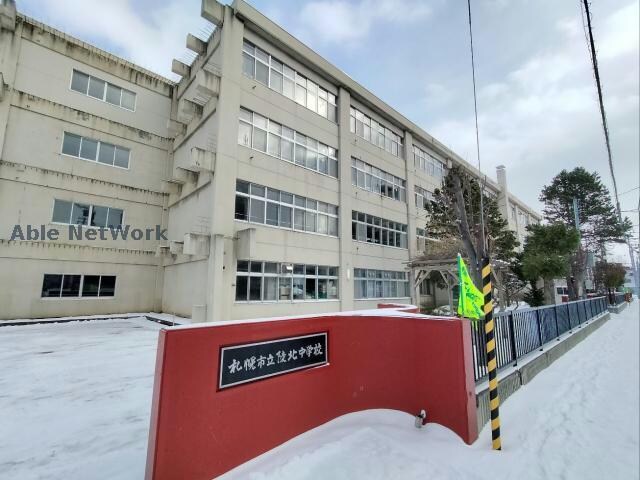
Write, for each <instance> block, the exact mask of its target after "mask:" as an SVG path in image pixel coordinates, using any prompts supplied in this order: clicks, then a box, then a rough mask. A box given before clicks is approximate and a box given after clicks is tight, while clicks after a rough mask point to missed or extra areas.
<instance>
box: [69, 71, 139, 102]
mask: <svg viewBox="0 0 640 480" xmlns="http://www.w3.org/2000/svg"><path fill="white" fill-rule="evenodd" d="M71 90H73V91H76V92H78V93H82V94H83V95H87V96H89V97H93V98H95V99H96V100H101V101H103V102H106V103H110V104H111V105H115V106H116V107H121V108H124V109H125V110H131V111H132V112H134V111H135V110H136V94H135V92H132V91H131V90H127V89H126V88H122V87H119V86H117V85H114V84H112V83H109V82H107V81H105V80H102V79H101V78H98V77H95V76H93V75H87V74H86V73H83V72H80V71H79V70H75V69H74V70H73V72H72V74H71Z"/></svg>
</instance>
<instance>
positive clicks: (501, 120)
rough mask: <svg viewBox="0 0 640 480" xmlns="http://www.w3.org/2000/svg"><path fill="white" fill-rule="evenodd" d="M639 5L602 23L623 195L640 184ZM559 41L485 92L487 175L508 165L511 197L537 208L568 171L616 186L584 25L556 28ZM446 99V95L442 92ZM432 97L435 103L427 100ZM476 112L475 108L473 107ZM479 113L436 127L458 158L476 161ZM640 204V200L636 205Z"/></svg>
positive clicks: (449, 117) (451, 116) (445, 118)
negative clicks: (546, 188)
mask: <svg viewBox="0 0 640 480" xmlns="http://www.w3.org/2000/svg"><path fill="white" fill-rule="evenodd" d="M637 18H638V4H637V3H634V4H631V5H628V6H626V7H623V8H621V9H619V10H617V11H615V12H613V13H611V14H610V15H609V16H607V17H604V16H601V17H599V19H600V21H599V22H598V27H599V28H597V29H596V31H595V34H596V42H597V46H598V47H599V50H598V52H599V63H600V71H601V76H602V80H603V85H604V99H605V106H606V109H607V115H608V121H609V128H610V131H611V137H612V144H613V156H614V163H615V166H616V172H617V176H618V185H619V188H621V189H622V188H623V187H621V185H624V186H625V187H626V188H632V187H634V186H636V184H637V179H638V176H639V174H638V129H639V127H640V126H639V124H638V110H639V101H640V99H639V96H638V89H639V84H638V53H639V52H638V29H637V23H636V20H637ZM555 33H556V36H557V37H558V39H557V41H556V42H555V44H554V45H553V46H552V47H549V48H544V47H540V48H539V49H538V50H537V51H534V52H532V53H530V54H529V56H528V57H525V58H522V59H521V60H520V62H519V63H516V64H515V65H511V68H510V71H508V72H507V74H506V75H501V76H500V77H499V78H496V79H494V81H493V82H492V83H490V84H487V85H479V90H478V108H479V125H480V146H481V157H482V168H483V170H484V171H485V172H487V173H492V172H493V169H494V168H495V166H497V165H499V164H505V165H506V166H507V172H508V175H509V184H510V190H511V191H512V192H514V193H515V194H516V196H518V197H520V198H522V199H523V200H525V201H526V202H527V203H529V204H531V205H536V204H537V196H538V194H539V192H540V189H541V187H542V185H544V184H547V183H549V181H550V180H551V178H552V177H553V175H555V174H556V173H558V172H559V171H560V170H561V169H562V168H568V169H571V168H574V167H575V166H578V165H583V166H585V167H586V168H588V169H590V170H597V171H598V172H599V173H600V175H601V176H602V178H603V180H604V181H605V182H606V183H608V184H610V175H609V171H608V165H607V157H606V150H605V147H604V137H603V133H602V127H601V124H600V113H599V110H598V103H597V96H596V89H595V83H594V80H593V73H592V68H591V62H590V57H589V53H588V50H587V48H586V44H585V37H584V31H583V28H582V23H581V22H580V20H579V17H578V21H577V22H576V21H575V20H573V19H567V20H563V21H560V22H558V23H557V25H556V32H555ZM441 95H442V93H441ZM427 98H428V97H427ZM471 108H472V107H471ZM472 115H473V110H472V109H471V114H470V115H469V110H468V109H465V110H464V115H461V114H456V112H455V111H450V112H449V113H448V114H446V113H445V114H442V115H440V116H439V118H437V119H436V121H435V124H434V125H433V126H432V127H431V128H429V130H430V133H432V134H433V135H434V136H436V137H437V138H440V139H441V140H442V141H443V142H444V143H446V144H450V145H451V146H452V148H453V149H454V151H457V152H459V153H460V154H462V155H468V156H469V157H470V158H468V160H469V161H471V162H472V163H475V162H476V161H477V159H476V155H475V127H474V120H473V116H472ZM636 201H637V200H636Z"/></svg>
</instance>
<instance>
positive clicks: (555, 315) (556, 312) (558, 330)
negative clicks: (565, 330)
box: [553, 305, 560, 342]
mask: <svg viewBox="0 0 640 480" xmlns="http://www.w3.org/2000/svg"><path fill="white" fill-rule="evenodd" d="M553 317H554V318H555V321H556V337H558V338H557V339H556V340H557V341H558V342H559V341H560V329H559V328H558V306H557V305H554V306H553Z"/></svg>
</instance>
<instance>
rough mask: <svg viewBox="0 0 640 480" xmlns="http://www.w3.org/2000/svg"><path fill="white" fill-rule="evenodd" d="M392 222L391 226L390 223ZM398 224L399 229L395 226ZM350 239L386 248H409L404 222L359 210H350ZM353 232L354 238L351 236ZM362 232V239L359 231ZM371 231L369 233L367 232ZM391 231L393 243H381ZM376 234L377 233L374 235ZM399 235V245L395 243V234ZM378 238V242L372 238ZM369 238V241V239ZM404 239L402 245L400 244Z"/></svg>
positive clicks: (388, 236) (389, 236) (389, 235)
mask: <svg viewBox="0 0 640 480" xmlns="http://www.w3.org/2000/svg"><path fill="white" fill-rule="evenodd" d="M391 224H393V228H391V227H390V225H391ZM385 225H386V226H385ZM397 225H399V226H400V229H398V228H396V226H397ZM351 232H352V233H351V239H352V240H353V241H354V242H360V243H368V244H371V245H378V246H380V247H387V248H398V249H402V250H407V249H408V248H409V243H408V237H407V225H406V224H404V223H400V222H396V221H393V220H388V219H386V218H381V217H378V216H376V215H369V214H366V213H363V212H359V211H356V210H352V211H351ZM354 232H355V235H356V238H354V237H353V235H354ZM361 232H364V238H365V239H364V240H361V239H360V238H359V237H360V233H361ZM369 232H371V234H369ZM392 232H393V238H394V245H389V244H388V243H387V244H385V243H383V239H384V238H387V242H388V239H389V238H391V233H392ZM376 234H377V235H376ZM398 234H399V235H400V237H399V239H400V246H396V245H395V238H396V236H397V235H398ZM376 237H377V238H379V240H380V241H379V242H375V241H374V240H375V239H376ZM369 239H371V241H370V240H369ZM403 239H404V246H402V243H403Z"/></svg>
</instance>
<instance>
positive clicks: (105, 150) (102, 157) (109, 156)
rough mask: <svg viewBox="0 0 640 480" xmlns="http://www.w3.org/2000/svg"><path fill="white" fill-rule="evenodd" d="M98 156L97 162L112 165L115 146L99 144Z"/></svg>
mask: <svg viewBox="0 0 640 480" xmlns="http://www.w3.org/2000/svg"><path fill="white" fill-rule="evenodd" d="M99 152H100V153H99V154H98V161H99V162H100V163H104V164H107V165H113V161H114V158H115V155H116V147H115V145H111V144H110V143H100V149H99Z"/></svg>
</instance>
